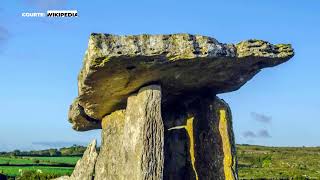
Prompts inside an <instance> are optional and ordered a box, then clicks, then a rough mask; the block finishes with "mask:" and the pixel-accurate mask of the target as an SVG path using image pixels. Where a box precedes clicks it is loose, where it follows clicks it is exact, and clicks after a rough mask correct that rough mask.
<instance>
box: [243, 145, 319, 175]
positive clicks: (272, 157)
mask: <svg viewBox="0 0 320 180" xmlns="http://www.w3.org/2000/svg"><path fill="white" fill-rule="evenodd" d="M237 155H238V167H239V177H240V178H246V179H259V178H268V179H275V178H277V179H289V178H293V177H296V178H298V177H299V178H301V179H308V178H309V179H320V147H314V148H313V147H299V148H295V147H262V146H241V145H239V146H237Z"/></svg>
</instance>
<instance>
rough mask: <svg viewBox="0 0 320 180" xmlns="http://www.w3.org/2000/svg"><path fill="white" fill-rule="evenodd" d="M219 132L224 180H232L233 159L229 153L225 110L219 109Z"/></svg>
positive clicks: (229, 145)
mask: <svg viewBox="0 0 320 180" xmlns="http://www.w3.org/2000/svg"><path fill="white" fill-rule="evenodd" d="M219 113H220V117H219V132H220V136H221V140H222V148H223V154H224V157H223V169H224V174H225V179H226V180H234V176H233V172H232V166H233V158H232V153H231V144H230V137H229V133H228V121H227V117H226V110H224V109H221V110H220V111H219Z"/></svg>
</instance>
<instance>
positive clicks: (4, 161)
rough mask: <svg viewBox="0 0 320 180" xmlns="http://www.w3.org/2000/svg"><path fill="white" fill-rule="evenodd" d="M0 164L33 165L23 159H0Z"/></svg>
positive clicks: (28, 160)
mask: <svg viewBox="0 0 320 180" xmlns="http://www.w3.org/2000/svg"><path fill="white" fill-rule="evenodd" d="M0 164H34V162H33V161H32V160H31V159H25V158H23V157H17V158H15V157H1V156H0Z"/></svg>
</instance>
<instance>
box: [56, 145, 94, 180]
mask: <svg viewBox="0 0 320 180" xmlns="http://www.w3.org/2000/svg"><path fill="white" fill-rule="evenodd" d="M96 145H97V141H96V140H93V141H92V142H91V143H90V144H89V145H88V147H87V149H86V151H85V152H84V154H83V156H82V158H81V159H80V160H78V162H77V164H76V167H75V168H74V170H73V172H72V174H71V176H70V177H68V176H62V177H59V178H56V179H55V180H80V179H81V180H92V179H94V167H95V164H96V160H97V157H98V153H97V150H96Z"/></svg>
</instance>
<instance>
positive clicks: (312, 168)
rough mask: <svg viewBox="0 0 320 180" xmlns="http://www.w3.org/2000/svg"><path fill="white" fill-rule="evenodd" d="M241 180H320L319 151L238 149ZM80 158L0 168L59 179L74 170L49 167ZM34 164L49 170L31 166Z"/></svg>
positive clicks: (23, 160) (28, 160)
mask: <svg viewBox="0 0 320 180" xmlns="http://www.w3.org/2000/svg"><path fill="white" fill-rule="evenodd" d="M237 156H238V165H239V166H238V170H239V178H240V179H290V178H295V179H320V147H299V148H295V147H263V146H244V145H237ZM79 159H80V157H69V156H68V157H1V156H0V164H1V163H3V164H5V163H7V162H9V163H10V164H27V165H29V164H30V166H21V167H20V166H0V173H1V171H2V172H3V173H4V174H7V175H10V176H16V175H18V174H19V169H22V170H37V169H40V170H42V171H43V172H44V173H53V174H57V175H59V176H62V175H70V174H71V173H72V170H73V168H72V167H49V165H50V164H59V163H64V164H72V165H75V164H76V162H77V160H79ZM35 160H39V163H41V164H48V166H32V165H33V164H35Z"/></svg>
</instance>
